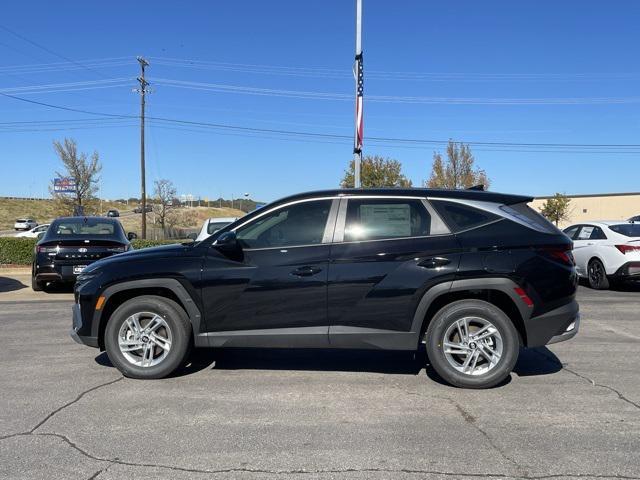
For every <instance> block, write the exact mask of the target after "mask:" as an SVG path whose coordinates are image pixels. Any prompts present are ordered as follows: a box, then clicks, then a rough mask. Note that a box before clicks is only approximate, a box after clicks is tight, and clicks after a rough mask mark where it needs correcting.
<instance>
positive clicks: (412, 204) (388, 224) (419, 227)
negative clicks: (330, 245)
mask: <svg viewBox="0 0 640 480" xmlns="http://www.w3.org/2000/svg"><path fill="white" fill-rule="evenodd" d="M430 228H431V216H430V215H429V212H427V210H426V209H425V207H424V205H423V203H422V202H421V201H420V200H413V199H377V198H376V199H361V200H356V199H350V200H349V203H348V205H347V218H346V223H345V230H344V241H345V242H351V241H359V240H383V239H392V238H403V237H421V236H427V235H429V234H430Z"/></svg>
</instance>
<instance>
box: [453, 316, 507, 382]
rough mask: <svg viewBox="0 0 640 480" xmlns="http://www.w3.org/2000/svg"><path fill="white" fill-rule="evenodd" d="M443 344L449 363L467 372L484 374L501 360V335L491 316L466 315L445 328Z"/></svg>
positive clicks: (474, 374) (468, 373)
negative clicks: (489, 317) (486, 317)
mask: <svg viewBox="0 0 640 480" xmlns="http://www.w3.org/2000/svg"><path fill="white" fill-rule="evenodd" d="M442 348H443V351H444V356H445V358H446V359H447V361H448V362H449V364H450V365H451V366H452V367H453V368H454V369H456V370H457V371H459V372H461V373H464V374H466V375H473V376H476V375H484V374H486V373H488V372H489V371H491V370H493V369H494V368H495V367H496V365H498V363H499V362H500V359H501V358H502V353H503V341H502V336H501V335H500V332H499V331H498V329H497V328H496V327H495V326H494V325H493V324H492V323H491V322H489V321H488V320H486V319H484V318H480V317H463V318H461V319H459V320H457V321H456V322H454V323H452V324H451V325H450V326H449V328H447V330H446V331H445V334H444V338H443V342H442Z"/></svg>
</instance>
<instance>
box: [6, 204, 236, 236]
mask: <svg viewBox="0 0 640 480" xmlns="http://www.w3.org/2000/svg"><path fill="white" fill-rule="evenodd" d="M112 208H115V209H116V210H118V211H119V212H120V215H121V216H120V221H121V222H122V225H123V226H124V228H125V230H126V231H133V232H139V230H140V214H134V213H133V211H132V207H128V206H127V205H126V204H125V203H120V202H107V201H104V202H103V203H102V209H103V211H104V212H106V211H107V210H109V209H112ZM176 213H177V214H178V215H179V216H180V223H181V226H182V227H185V228H190V229H195V228H199V227H200V226H201V225H202V222H203V221H204V220H205V219H206V218H211V217H241V216H242V215H244V212H242V211H240V210H237V209H232V208H225V207H223V208H208V207H193V208H179V209H176ZM20 217H31V218H34V219H35V220H36V221H37V222H38V223H49V222H50V221H51V220H53V219H54V218H55V217H56V214H55V210H54V204H53V201H51V200H23V199H7V198H0V230H12V229H13V224H14V222H15V220H16V218H20ZM153 220H154V214H153V213H149V214H148V215H147V224H148V225H149V226H151V225H152V224H153Z"/></svg>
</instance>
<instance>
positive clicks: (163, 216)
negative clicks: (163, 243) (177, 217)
mask: <svg viewBox="0 0 640 480" xmlns="http://www.w3.org/2000/svg"><path fill="white" fill-rule="evenodd" d="M153 185H154V187H153V189H154V195H155V198H156V202H155V203H154V205H153V212H154V213H155V214H156V223H158V224H160V227H162V231H163V232H164V229H165V227H166V226H167V224H168V223H171V222H170V211H171V209H172V208H174V199H175V197H176V187H175V186H174V185H173V182H172V181H171V180H166V179H161V180H156V181H155V182H153Z"/></svg>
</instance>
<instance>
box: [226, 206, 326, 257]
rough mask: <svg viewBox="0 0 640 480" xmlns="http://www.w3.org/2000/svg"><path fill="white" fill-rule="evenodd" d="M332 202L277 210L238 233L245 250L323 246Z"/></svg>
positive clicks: (237, 236)
mask: <svg viewBox="0 0 640 480" xmlns="http://www.w3.org/2000/svg"><path fill="white" fill-rule="evenodd" d="M331 202H332V200H313V201H309V202H300V203H295V204H293V205H289V206H287V207H283V208H280V209H278V210H274V211H273V212H270V213H267V214H266V215H264V216H262V217H260V218H258V219H256V220H255V221H253V222H251V223H249V224H247V225H244V226H242V227H240V228H238V229H237V230H236V238H237V239H238V241H239V242H240V244H241V245H242V246H243V247H244V248H269V247H291V246H296V245H316V244H320V243H322V237H323V236H324V229H325V226H326V223H327V218H328V217H329V210H330V209H331Z"/></svg>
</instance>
